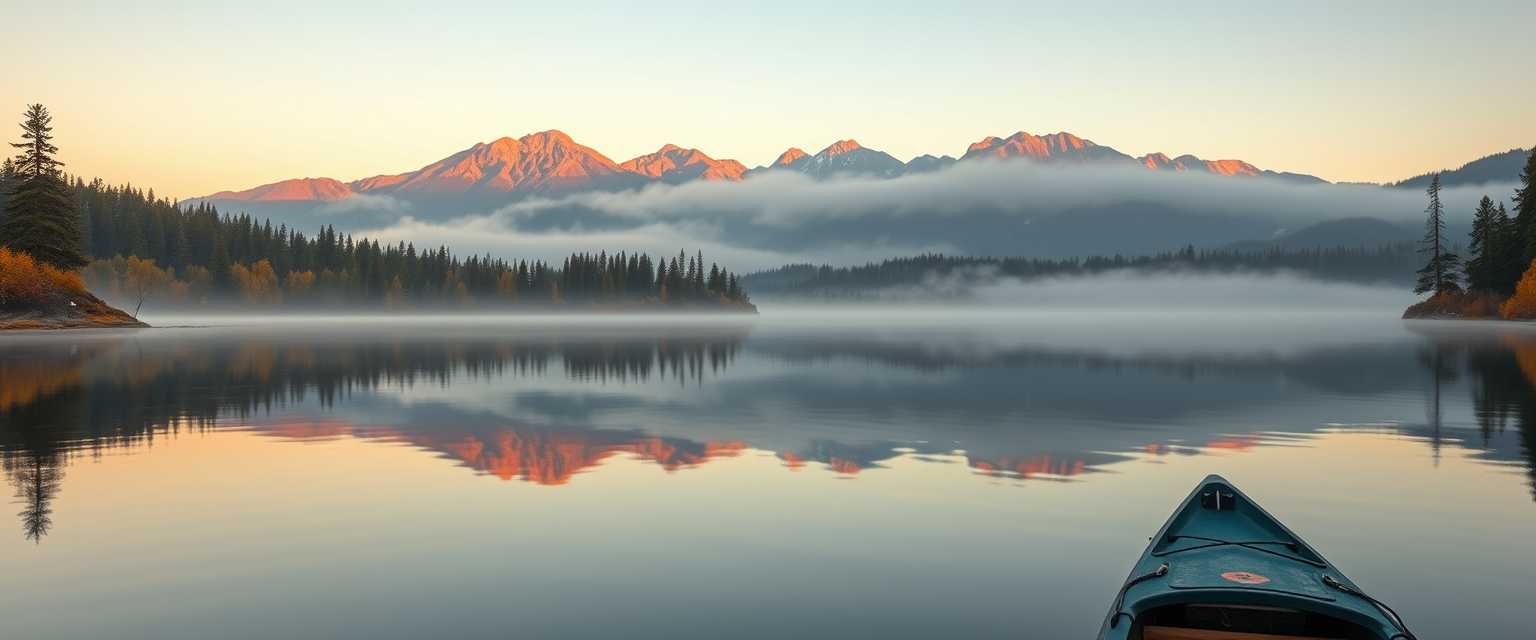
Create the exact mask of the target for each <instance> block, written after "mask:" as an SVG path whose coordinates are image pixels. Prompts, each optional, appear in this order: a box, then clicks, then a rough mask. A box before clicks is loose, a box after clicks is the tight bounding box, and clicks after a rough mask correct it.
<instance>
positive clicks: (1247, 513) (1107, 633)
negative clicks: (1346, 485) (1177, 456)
mask: <svg viewBox="0 0 1536 640" xmlns="http://www.w3.org/2000/svg"><path fill="white" fill-rule="evenodd" d="M1389 611H1390V610H1388V609H1386V608H1385V606H1384V605H1379V603H1377V602H1376V601H1374V600H1372V599H1369V598H1367V597H1365V596H1364V594H1362V593H1360V591H1359V589H1358V588H1357V587H1355V585H1354V584H1353V583H1351V582H1350V581H1349V579H1348V578H1346V577H1344V575H1343V574H1342V573H1340V572H1339V571H1338V570H1337V569H1336V568H1335V567H1334V566H1333V565H1332V564H1330V563H1329V562H1328V561H1327V560H1326V559H1324V558H1323V557H1322V555H1321V554H1319V553H1318V552H1317V551H1316V550H1314V549H1313V548H1312V547H1310V546H1308V545H1307V544H1306V543H1305V542H1303V541H1302V540H1301V538H1299V537H1298V536H1296V534H1294V533H1292V532H1291V531H1290V530H1289V529H1287V528H1286V527H1285V526H1284V525H1282V524H1280V522H1279V521H1278V520H1276V519H1275V518H1274V517H1273V516H1271V515H1269V513H1268V512H1266V511H1264V509H1262V508H1261V507H1259V506H1258V504H1257V503H1255V502H1253V501H1252V500H1251V499H1249V498H1248V497H1247V496H1246V495H1244V494H1242V492H1240V491H1238V490H1237V489H1236V488H1234V487H1233V486H1232V485H1231V483H1229V482H1227V481H1226V480H1225V479H1223V478H1221V477H1220V476H1210V477H1207V478H1206V479H1205V480H1204V481H1202V482H1201V483H1200V485H1199V486H1197V487H1196V489H1195V491H1194V492H1192V493H1191V494H1190V495H1189V497H1188V498H1186V499H1185V500H1184V502H1183V503H1181V504H1180V506H1179V508H1178V509H1177V510H1175V511H1174V513H1173V515H1172V516H1171V517H1170V518H1169V519H1168V522H1167V523H1166V524H1164V525H1163V528H1162V529H1161V530H1159V531H1158V533H1157V535H1156V536H1154V537H1153V538H1152V540H1151V543H1150V544H1149V545H1148V546H1147V549H1146V551H1145V552H1144V553H1143V554H1142V557H1141V560H1140V561H1138V562H1137V564H1136V567H1135V569H1134V570H1133V571H1132V573H1131V577H1130V579H1128V580H1127V581H1126V584H1125V586H1124V587H1122V589H1121V592H1120V595H1119V597H1118V598H1117V599H1116V601H1115V603H1114V604H1113V605H1112V606H1111V608H1110V612H1109V615H1108V617H1106V619H1105V622H1104V626H1103V628H1102V630H1101V632H1100V635H1099V637H1100V638H1102V639H1108V640H1301V639H1308V640H1311V639H1334V640H1392V639H1403V638H1406V639H1411V638H1412V637H1413V636H1412V635H1411V634H1409V633H1407V632H1406V631H1405V630H1403V629H1402V628H1401V622H1400V621H1398V620H1396V619H1395V614H1390V613H1389Z"/></svg>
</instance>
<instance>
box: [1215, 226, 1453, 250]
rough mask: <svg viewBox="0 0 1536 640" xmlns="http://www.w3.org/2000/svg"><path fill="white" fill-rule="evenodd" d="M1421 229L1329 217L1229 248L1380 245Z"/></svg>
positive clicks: (1405, 239)
mask: <svg viewBox="0 0 1536 640" xmlns="http://www.w3.org/2000/svg"><path fill="white" fill-rule="evenodd" d="M1422 233H1423V231H1422V229H1420V228H1419V225H1416V224H1411V223H1397V222H1389V221H1387V220H1382V219H1381V218H1344V219H1342V220H1329V221H1326V222H1319V223H1317V224H1314V225H1310V226H1306V227H1302V228H1300V229H1297V230H1295V231H1292V232H1289V233H1282V234H1281V235H1279V236H1276V237H1275V238H1274V239H1272V240H1269V241H1266V242H1241V243H1237V244H1234V245H1232V246H1231V247H1230V248H1231V249H1234V250H1238V251H1260V250H1265V249H1280V250H1288V251H1295V250H1305V249H1335V248H1339V247H1379V246H1382V245H1392V244H1403V243H1412V242H1415V241H1417V240H1418V239H1419V237H1420V236H1421V235H1422Z"/></svg>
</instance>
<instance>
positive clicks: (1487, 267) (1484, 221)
mask: <svg viewBox="0 0 1536 640" xmlns="http://www.w3.org/2000/svg"><path fill="white" fill-rule="evenodd" d="M1498 216H1499V212H1498V209H1495V208H1494V207H1493V199H1492V198H1489V197H1488V196H1483V199H1482V200H1480V201H1478V203H1477V211H1475V212H1473V213H1472V242H1471V243H1470V244H1468V245H1467V256H1468V258H1467V265H1466V272H1467V289H1469V290H1472V291H1496V290H1497V289H1498V288H1499V286H1500V284H1501V282H1500V278H1501V276H1502V275H1503V271H1504V264H1503V262H1502V259H1503V255H1502V249H1504V245H1505V244H1506V243H1505V240H1504V238H1503V237H1502V236H1501V235H1500V234H1501V232H1502V231H1503V229H1502V228H1500V225H1499V217H1498Z"/></svg>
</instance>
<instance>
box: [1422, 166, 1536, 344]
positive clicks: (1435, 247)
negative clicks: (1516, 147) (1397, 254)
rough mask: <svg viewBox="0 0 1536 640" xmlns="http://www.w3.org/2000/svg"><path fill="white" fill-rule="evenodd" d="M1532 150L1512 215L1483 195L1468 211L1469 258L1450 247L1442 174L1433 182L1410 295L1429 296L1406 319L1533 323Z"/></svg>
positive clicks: (1535, 208) (1535, 227)
mask: <svg viewBox="0 0 1536 640" xmlns="http://www.w3.org/2000/svg"><path fill="white" fill-rule="evenodd" d="M1533 177H1536V148H1533V149H1532V150H1531V154H1530V155H1529V156H1528V157H1527V158H1526V163H1525V169H1524V170H1523V171H1522V172H1521V174H1520V186H1519V187H1518V188H1516V189H1515V192H1514V194H1513V196H1512V197H1511V200H1512V203H1513V208H1514V211H1515V214H1514V215H1513V216H1511V215H1510V213H1509V209H1508V208H1506V207H1505V205H1504V203H1503V202H1500V203H1498V204H1497V205H1495V204H1494V201H1493V199H1492V198H1490V197H1488V196H1486V195H1484V196H1483V198H1482V200H1481V201H1479V202H1478V205H1477V209H1476V210H1474V211H1473V212H1472V233H1471V239H1470V240H1471V241H1470V242H1469V243H1468V244H1467V256H1466V259H1465V260H1463V259H1462V257H1461V256H1459V255H1457V254H1456V253H1455V252H1454V251H1453V247H1451V246H1449V239H1448V238H1446V237H1445V226H1446V223H1445V216H1446V213H1445V207H1444V205H1443V204H1442V203H1441V202H1440V176H1439V175H1436V176H1434V177H1433V178H1431V180H1430V183H1429V187H1428V188H1427V189H1426V193H1427V195H1428V196H1429V206H1428V207H1426V208H1425V213H1426V214H1427V217H1426V220H1425V229H1424V240H1423V242H1422V247H1421V249H1420V251H1421V252H1422V253H1423V254H1425V255H1427V256H1428V259H1427V261H1426V262H1425V263H1424V266H1423V267H1422V268H1420V269H1419V271H1418V281H1417V284H1416V285H1415V287H1414V293H1418V294H1424V293H1429V294H1432V295H1431V296H1430V297H1429V298H1428V299H1426V300H1424V301H1423V302H1420V303H1418V304H1415V305H1413V306H1411V307H1409V308H1408V310H1407V311H1406V312H1405V313H1404V314H1403V317H1405V318H1468V319H1495V318H1502V319H1505V320H1532V319H1536V191H1533V190H1532V188H1531V181H1532V178H1533Z"/></svg>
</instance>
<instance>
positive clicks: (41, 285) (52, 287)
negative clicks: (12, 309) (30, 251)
mask: <svg viewBox="0 0 1536 640" xmlns="http://www.w3.org/2000/svg"><path fill="white" fill-rule="evenodd" d="M59 291H68V292H73V293H82V292H84V291H85V283H84V282H82V281H81V280H80V274H78V273H75V272H73V271H64V270H61V269H58V268H55V267H52V266H49V265H47V264H43V263H41V262H38V261H37V260H35V259H33V257H32V256H30V255H27V254H25V253H22V252H19V251H11V250H10V249H4V248H0V307H9V306H19V305H27V304H38V303H41V302H43V301H44V300H46V299H48V298H49V296H50V294H51V293H57V292H59Z"/></svg>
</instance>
